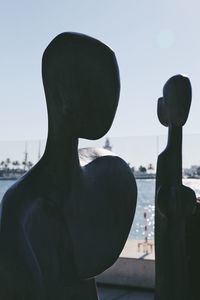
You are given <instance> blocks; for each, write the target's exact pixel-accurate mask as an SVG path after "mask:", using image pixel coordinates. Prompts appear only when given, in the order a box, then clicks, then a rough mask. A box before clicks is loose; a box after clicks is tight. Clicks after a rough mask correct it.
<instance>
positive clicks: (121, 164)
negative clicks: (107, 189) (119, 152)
mask: <svg viewBox="0 0 200 300" xmlns="http://www.w3.org/2000/svg"><path fill="white" fill-rule="evenodd" d="M83 170H84V171H85V174H86V176H90V175H91V176H94V177H97V178H101V177H103V178H104V180H105V178H107V179H110V180H111V179H113V181H115V182H116V181H119V180H121V181H122V182H124V181H126V183H128V182H127V180H130V182H131V183H132V184H133V185H135V178H134V175H133V172H132V171H131V169H130V167H129V166H128V164H127V163H126V162H125V161H124V160H123V159H121V158H120V157H118V156H103V157H98V158H97V159H95V160H94V161H92V162H91V163H89V164H87V165H86V166H85V167H83Z"/></svg>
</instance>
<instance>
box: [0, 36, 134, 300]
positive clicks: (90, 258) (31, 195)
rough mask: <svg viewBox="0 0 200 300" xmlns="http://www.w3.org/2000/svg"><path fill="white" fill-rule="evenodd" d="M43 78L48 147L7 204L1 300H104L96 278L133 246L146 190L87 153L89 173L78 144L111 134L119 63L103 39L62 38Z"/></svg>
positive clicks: (126, 172)
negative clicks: (140, 197)
mask: <svg viewBox="0 0 200 300" xmlns="http://www.w3.org/2000/svg"><path fill="white" fill-rule="evenodd" d="M42 75H43V83H44V89H45V95H46V100H47V109H48V117H49V119H48V121H49V122H48V125H49V126H48V127H49V128H48V139H47V145H46V149H45V153H44V155H43V157H42V158H41V160H40V161H39V162H38V164H37V165H35V166H34V168H32V169H31V170H30V171H29V172H28V173H27V174H26V175H25V176H24V177H23V178H21V179H20V180H19V181H18V182H17V183H16V184H15V185H14V186H12V187H11V188H10V189H9V190H8V192H7V193H6V194H5V196H4V198H3V200H2V206H1V220H0V299H2V300H97V298H98V297H97V292H96V287H95V281H94V278H93V277H94V276H96V275H97V274H99V273H101V272H102V271H104V270H105V269H106V268H108V267H109V266H111V265H112V264H113V263H114V262H115V261H116V259H117V258H118V256H119V254H120V252H121V251H122V249H123V247H124V244H125V242H126V239H127V237H128V234H129V230H130V228H131V224H132V220H133V216H134V212H135V206H136V198H137V188H136V183H135V180H134V176H133V174H132V172H131V170H130V168H129V167H128V165H127V164H126V163H125V162H124V161H123V160H122V159H120V158H119V157H114V156H104V157H98V156H99V155H98V153H97V151H96V152H95V153H94V151H93V152H92V151H90V152H88V151H83V152H85V153H86V152H87V154H88V155H87V156H90V157H91V156H92V155H93V157H94V158H95V159H93V160H92V161H91V162H90V163H88V164H86V165H84V166H83V167H81V165H80V160H79V156H78V138H86V139H98V138H100V137H102V136H103V135H104V134H106V132H107V131H108V130H109V129H110V127H111V124H112V122H113V119H114V116H115V112H116V109H117V105H118V100H119V90H120V81H119V70H118V65H117V61H116V58H115V55H114V52H113V51H112V50H111V49H110V48H109V47H107V46H106V45H104V44H103V43H101V42H100V41H98V40H96V39H93V38H91V37H88V36H86V35H82V34H78V33H62V34H60V35H58V36H57V37H56V38H55V39H54V40H53V41H52V42H51V43H50V44H49V46H48V47H47V48H46V50H45V52H44V55H43V60H42ZM83 152H82V156H83V158H84V156H86V155H83V154H84V153H83ZM96 157H97V158H96Z"/></svg>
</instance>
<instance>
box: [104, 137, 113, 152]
mask: <svg viewBox="0 0 200 300" xmlns="http://www.w3.org/2000/svg"><path fill="white" fill-rule="evenodd" d="M103 148H104V149H107V150H109V151H112V146H111V144H110V140H109V138H106V140H105V144H104V146H103Z"/></svg>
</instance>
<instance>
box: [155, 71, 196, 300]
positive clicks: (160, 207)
mask: <svg viewBox="0 0 200 300" xmlns="http://www.w3.org/2000/svg"><path fill="white" fill-rule="evenodd" d="M190 104H191V85H190V81H189V79H188V78H187V77H184V76H181V75H176V76H174V77H172V78H170V79H169V80H168V81H167V83H166V84H165V86H164V89H163V97H162V98H159V99H158V118H159V120H160V122H161V124H163V125H164V126H167V127H168V128H169V129H168V143H167V147H166V149H165V150H164V151H163V152H162V153H161V154H160V155H159V157H158V163H157V176H156V203H155V206H156V219H155V247H156V248H155V250H156V299H157V300H169V299H170V300H188V299H191V297H190V294H191V291H190V274H189V265H188V260H189V253H188V252H187V224H188V220H189V218H190V217H191V216H192V214H193V213H194V211H195V207H196V197H195V193H194V191H193V190H191V189H190V188H188V187H186V186H184V185H183V184H182V126H183V125H184V124H185V122H186V120H187V117H188V114H189V109H190Z"/></svg>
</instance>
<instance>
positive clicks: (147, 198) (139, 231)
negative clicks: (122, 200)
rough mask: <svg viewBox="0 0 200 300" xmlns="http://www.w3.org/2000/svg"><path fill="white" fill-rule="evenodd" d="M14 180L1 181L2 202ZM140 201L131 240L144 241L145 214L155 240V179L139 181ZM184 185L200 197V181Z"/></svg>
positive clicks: (184, 182)
mask: <svg viewBox="0 0 200 300" xmlns="http://www.w3.org/2000/svg"><path fill="white" fill-rule="evenodd" d="M14 182H15V181H14V180H3V181H0V200H1V199H2V198H3V195H4V193H5V192H6V190H7V189H8V188H9V187H10V186H11V185H12V184H13V183H14ZM136 182H137V188H138V199H137V207H136V213H135V218H134V222H133V225H132V228H131V231H130V234H129V239H132V240H133V239H134V240H135V239H137V240H141V239H144V225H145V219H144V213H146V215H147V218H146V221H147V229H148V238H149V239H150V240H153V239H154V215H155V214H154V210H155V205H154V198H155V180H154V179H138V180H136ZM183 184H184V185H187V186H189V187H190V188H192V189H193V190H194V191H195V192H196V195H197V197H200V179H183Z"/></svg>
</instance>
